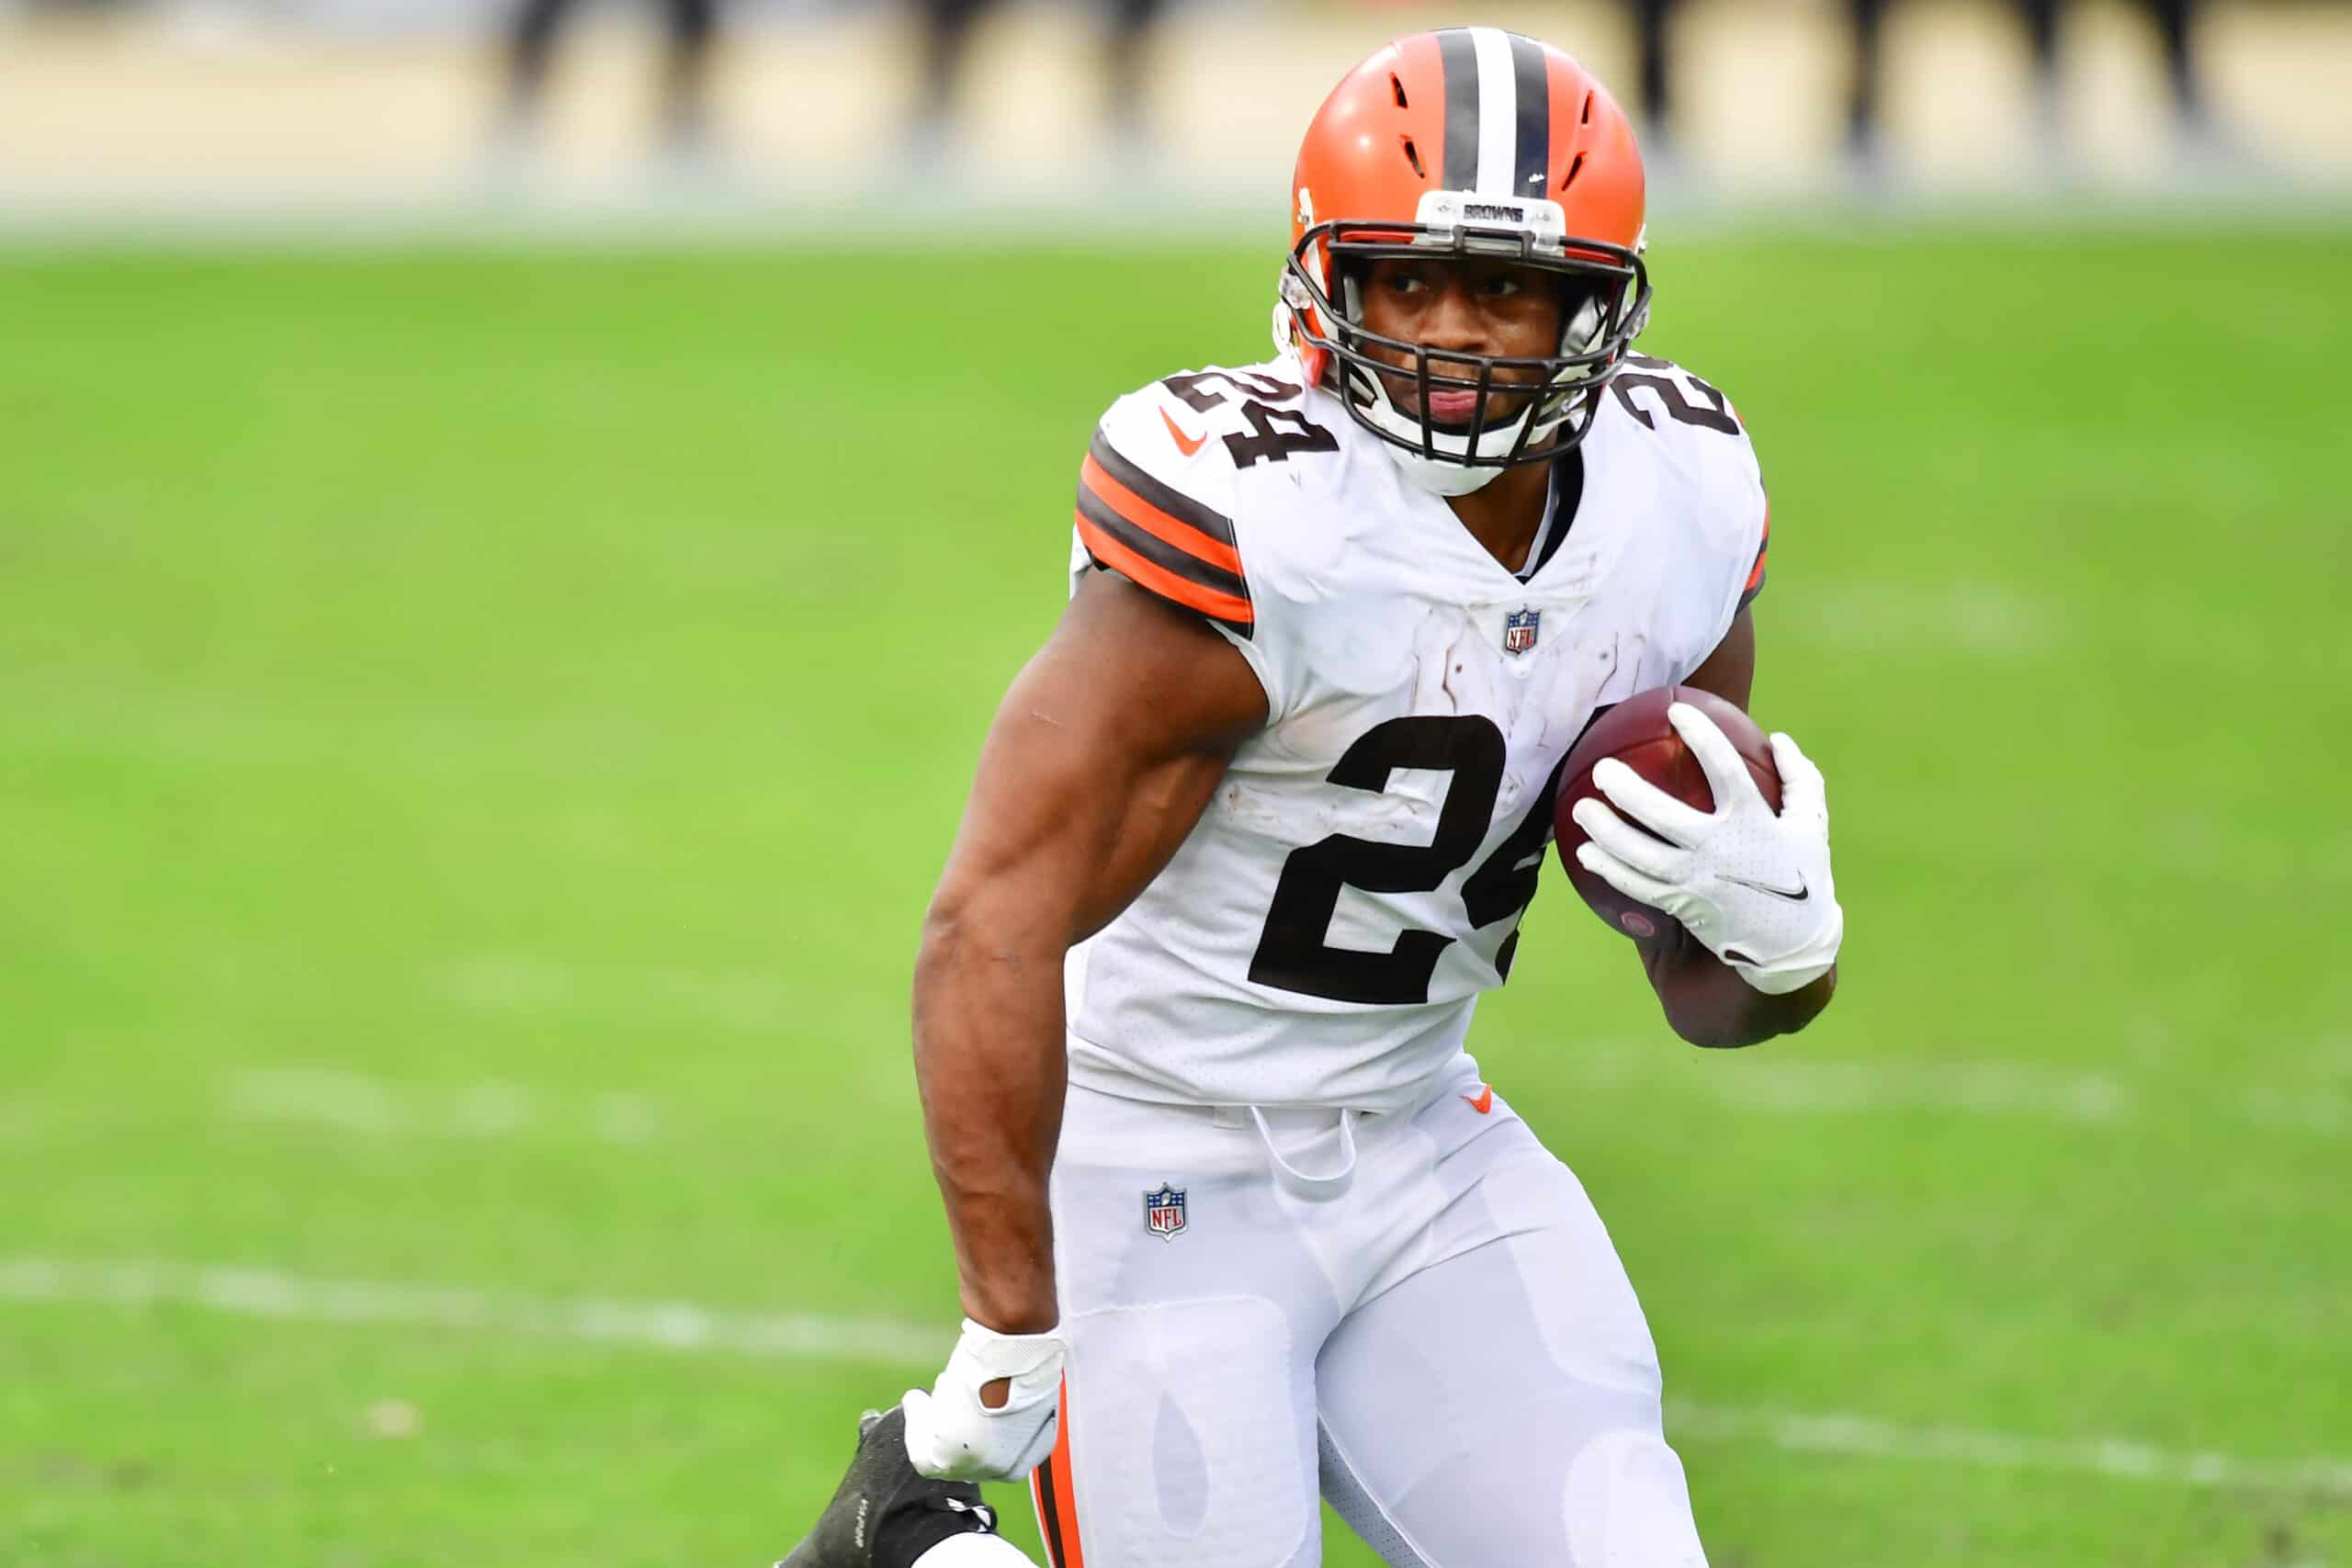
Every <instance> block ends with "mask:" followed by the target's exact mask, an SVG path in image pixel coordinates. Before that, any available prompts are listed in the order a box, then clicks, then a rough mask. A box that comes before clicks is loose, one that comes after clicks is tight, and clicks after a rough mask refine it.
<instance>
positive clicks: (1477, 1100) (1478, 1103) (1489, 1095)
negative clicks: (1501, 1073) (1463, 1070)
mask: <svg viewBox="0 0 2352 1568" xmlns="http://www.w3.org/2000/svg"><path fill="white" fill-rule="evenodd" d="M1462 1103H1463V1104H1464V1105H1466V1106H1468V1107H1469V1108H1470V1109H1471V1110H1473V1111H1476V1112H1477V1113H1478V1114H1479V1115H1481V1116H1484V1115H1486V1114H1487V1113H1488V1112H1489V1111H1493V1110H1494V1108H1495V1086H1494V1085H1492V1084H1490V1083H1482V1084H1480V1085H1479V1086H1478V1092H1477V1093H1476V1094H1475V1095H1471V1094H1465V1095H1464V1096H1463V1097H1462Z"/></svg>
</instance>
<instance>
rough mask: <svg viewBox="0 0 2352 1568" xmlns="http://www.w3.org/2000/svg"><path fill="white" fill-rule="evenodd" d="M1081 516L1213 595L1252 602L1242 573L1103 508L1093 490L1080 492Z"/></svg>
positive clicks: (1248, 586) (1131, 519)
mask: <svg viewBox="0 0 2352 1568" xmlns="http://www.w3.org/2000/svg"><path fill="white" fill-rule="evenodd" d="M1078 514H1079V515H1080V517H1083V518H1085V519H1086V520H1087V521H1088V522H1090V523H1091V524H1093V525H1095V526H1096V527H1097V528H1100V529H1102V530H1103V532H1104V533H1106V534H1108V535H1110V536H1111V537H1113V538H1114V539H1116V540H1118V541H1119V542H1120V543H1121V544H1123V545H1125V546H1126V547H1127V548H1129V549H1131V550H1133V551H1135V553H1136V554H1137V555H1139V556H1141V557H1143V558H1144V559H1146V560H1148V561H1149V562H1151V563H1152V564H1153V565H1154V566H1157V567H1160V568H1162V569H1164V570H1168V571H1170V572H1173V573H1174V574H1175V575H1177V576H1178V577H1181V578H1182V579H1184V580H1185V581H1188V582H1194V583H1198V584H1199V585H1200V586H1201V587H1203V588H1205V589H1207V590H1209V591H1210V592H1213V593H1221V594H1224V595H1225V596H1226V597H1227V598H1231V599H1239V600H1241V601H1243V602H1244V603H1245V604H1246V603H1247V602H1248V601H1249V598H1250V584H1249V582H1248V581H1247V580H1245V579H1244V578H1243V577H1242V576H1241V574H1240V573H1238V572H1235V571H1227V570H1226V569H1225V568H1223V567H1221V566H1216V565H1213V564H1211V563H1210V562H1208V561H1205V560H1203V559H1202V558H1200V557H1198V556H1196V555H1193V554H1192V553H1191V552H1189V551H1187V550H1186V549H1185V548H1184V547H1183V546H1182V545H1181V544H1177V543H1174V542H1171V541H1170V540H1169V539H1168V538H1166V537H1165V536H1162V535H1160V534H1158V533H1156V532H1154V531H1152V530H1151V529H1148V528H1144V527H1140V526H1138V525H1136V522H1135V520H1134V519H1133V518H1131V517H1129V516H1127V515H1126V514H1125V513H1121V512H1116V511H1114V510H1113V509H1112V508H1110V507H1109V506H1106V505H1104V504H1103V499H1102V497H1100V496H1098V495H1096V494H1095V493H1094V492H1093V491H1090V490H1080V491H1079V492H1078Z"/></svg>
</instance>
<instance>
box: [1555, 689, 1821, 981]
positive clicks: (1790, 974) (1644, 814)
mask: <svg viewBox="0 0 2352 1568" xmlns="http://www.w3.org/2000/svg"><path fill="white" fill-rule="evenodd" d="M1667 719H1668V722H1669V723H1671V724H1672V725H1673V726H1674V728H1675V731H1676V733H1678V734H1679V735H1680V736H1681V737H1682V743H1683V744H1684V745H1686V746H1688V747H1690V748H1691V754H1692V755H1693V756H1695V757H1697V758H1698V759H1699V765H1700V766H1701V767H1702V768H1703V769H1705V770H1706V774H1707V787H1708V789H1709V790H1710V791H1712V792H1713V795H1714V797H1715V809H1714V810H1713V812H1712V813H1710V812H1705V811H1699V810H1696V809H1694V808H1692V807H1688V806H1685V805H1684V804H1683V803H1682V802H1681V801H1679V800H1678V799H1676V798H1675V797H1674V796H1673V795H1668V794H1667V792H1666V791H1664V790H1662V789H1660V788H1658V787H1657V785H1656V784H1651V783H1650V782H1649V781H1648V780H1647V779H1645V778H1643V777H1642V776H1641V775H1640V774H1639V773H1635V772H1634V770H1633V769H1631V768H1629V767H1627V766H1626V765H1625V764H1624V763H1623V762H1621V761H1617V759H1615V758H1614V757H1611V758H1610V759H1608V760H1607V761H1603V762H1602V763H1601V764H1600V766H1599V767H1597V768H1595V769H1593V770H1592V782H1593V784H1594V785H1595V786H1597V787H1598V788H1599V789H1600V793H1601V794H1602V795H1607V796H1608V797H1609V805H1608V806H1604V805H1602V804H1601V803H1600V801H1598V800H1593V799H1585V800H1580V801H1578V802H1577V804H1576V807H1575V809H1574V810H1572V811H1571V812H1570V813H1569V816H1570V817H1572V818H1574V819H1575V821H1576V824H1577V827H1579V828H1582V829H1584V830H1585V831H1586V832H1587V833H1589V834H1590V835H1591V841H1590V842H1589V843H1584V844H1580V845H1578V846H1577V863H1579V864H1581V865H1582V866H1583V867H1584V868H1585V869H1586V870H1587V871H1589V872H1591V873H1592V874H1594V875H1595V876H1598V877H1600V879H1601V880H1602V881H1604V882H1606V883H1608V884H1609V885H1610V886H1611V887H1614V888H1616V889H1617V891H1618V892H1620V893H1623V894H1624V895H1625V897H1628V898H1638V899H1640V900H1641V901H1642V902H1643V903H1645V904H1647V905H1650V906H1651V907H1653V908H1658V909H1663V910H1665V911H1666V912H1667V913H1668V914H1669V915H1672V916H1673V917H1674V918H1675V919H1678V920H1680V921H1681V922H1682V925H1683V928H1684V929H1685V930H1687V931H1690V933H1691V935H1692V936H1693V937H1695V938H1697V939H1698V941H1699V942H1700V943H1701V944H1702V945H1703V946H1704V947H1705V948H1706V949H1707V951H1708V952H1710V953H1713V954H1714V955H1715V956H1716V957H1718V958H1720V959H1722V960H1723V961H1724V963H1725V964H1730V965H1731V966H1732V968H1733V969H1735V970H1736V971H1737V972H1738V974H1739V977H1740V978H1741V979H1743V980H1745V981H1747V984H1748V985H1749V986H1751V987H1754V988H1755V989H1757V990H1758V991H1761V992H1763V993H1765V994H1766V995H1767V996H1775V997H1777V996H1783V995H1786V994H1787V993H1788V992H1790V991H1793V990H1797V989H1799V988H1800V987H1804V986H1808V985H1810V984H1812V983H1813V982H1814V981H1815V980H1817V979H1819V978H1820V977H1821V976H1823V975H1826V974H1827V973H1828V972H1829V967H1830V965H1831V964H1835V963H1836V962H1837V961H1838V942H1840V941H1842V940H1843V939H1844V937H1845V934H1846V912H1845V911H1844V910H1843V909H1841V908H1838V888H1837V885H1836V884H1835V883H1834V882H1832V881H1831V880H1830V876H1829V801H1828V796H1827V795H1826V792H1825V790H1824V788H1823V785H1822V782H1821V770H1820V769H1819V768H1816V767H1815V766H1814V765H1813V763H1812V762H1811V761H1809V760H1807V758H1806V757H1805V754H1804V752H1803V751H1800V750H1797V743H1796V742H1795V741H1793V740H1792V739H1789V738H1788V737H1787V736H1785V735H1775V736H1773V737H1772V759H1773V761H1775V762H1776V763H1778V764H1779V766H1780V771H1781V809H1780V812H1779V814H1778V815H1775V814H1774V813H1773V810H1772V808H1771V807H1770V806H1768V805H1766V804H1765V802H1764V795H1763V792H1762V791H1760V790H1758V788H1757V787H1756V781H1755V779H1754V778H1752V777H1750V776H1749V774H1748V772H1747V763H1746V762H1745V761H1742V760H1741V758H1740V755H1739V752H1738V750H1736V748H1735V747H1734V746H1733V745H1732V743H1731V741H1730V740H1729V739H1727V738H1726V737H1725V736H1724V732H1723V731H1722V730H1720V729H1718V728H1715V724H1714V721H1713V719H1710V718H1709V717H1708V716H1706V715H1705V714H1703V713H1701V712H1700V711H1699V710H1698V709H1697V708H1695V707H1693V706H1691V705H1690V704H1688V703H1677V704H1675V705H1673V706H1672V707H1670V708H1668V709H1667ZM1610 806H1614V807H1616V808H1617V811H1611V809H1609V807H1610ZM1618 811H1622V812H1623V813H1624V814H1625V817H1623V818H1621V817H1620V816H1618V815H1617V812H1618ZM1625 818H1632V819H1633V820H1634V822H1638V823H1640V824H1641V827H1642V828H1646V829H1649V833H1655V834H1657V838H1652V837H1650V836H1649V833H1644V832H1643V831H1641V829H1638V828H1635V827H1633V826H1631V825H1630V824H1629V823H1628V822H1627V821H1626V820H1625ZM1660 839H1663V840H1667V841H1666V842H1664V843H1660V842H1659V841H1658V840H1660Z"/></svg>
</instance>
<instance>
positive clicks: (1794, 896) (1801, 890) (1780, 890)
mask: <svg viewBox="0 0 2352 1568" xmlns="http://www.w3.org/2000/svg"><path fill="white" fill-rule="evenodd" d="M1724 881H1725V882H1728V883H1730V884H1731V885H1732V886H1734V887H1753V888H1754V889H1756V891H1757V892H1758V893H1769V894H1770V895H1771V896H1772V897H1775V898H1786V899H1787V900H1788V901H1789V902H1790V903H1792V904H1802V903H1804V901H1805V900H1806V899H1808V898H1810V897H1813V889H1812V888H1810V887H1807V886H1805V885H1804V883H1802V882H1800V883H1798V884H1797V886H1796V891H1795V892H1793V893H1792V892H1790V891H1789V890H1788V889H1787V888H1785V887H1775V886H1772V885H1771V884H1770V883H1769V882H1750V881H1748V880H1747V878H1746V877H1744V876H1726V877H1724Z"/></svg>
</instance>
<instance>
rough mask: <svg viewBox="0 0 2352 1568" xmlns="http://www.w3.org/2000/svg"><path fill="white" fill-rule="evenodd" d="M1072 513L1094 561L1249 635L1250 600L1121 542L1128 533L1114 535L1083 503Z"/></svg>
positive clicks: (1253, 622)
mask: <svg viewBox="0 0 2352 1568" xmlns="http://www.w3.org/2000/svg"><path fill="white" fill-rule="evenodd" d="M1076 516H1077V519H1078V536H1079V538H1080V540H1081V541H1082V542H1083V543H1084V544H1085V546H1086V553H1087V554H1088V555H1089V556H1091V557H1092V558H1093V559H1094V564H1095V565H1097V566H1101V567H1107V568H1109V569H1110V570H1113V571H1115V572H1117V573H1118V574H1119V575H1120V576H1122V577H1124V578H1125V579H1127V580H1128V581H1130V582H1133V583H1134V584H1135V585H1136V587H1138V588H1141V589H1145V590H1147V591H1148V592H1152V593H1156V594H1158V595H1159V597H1161V598H1162V599H1165V600H1167V601H1168V602H1169V603H1170V604H1181V605H1182V606H1183V607H1184V608H1185V609H1188V610H1193V611H1196V612H1198V613H1199V614H1201V615H1206V616H1207V617H1208V618H1209V619H1211V620H1213V621H1216V622H1218V623H1220V624H1222V625H1224V626H1230V627H1232V628H1233V629H1234V630H1235V631H1237V632H1238V633H1240V634H1241V635H1242V636H1243V637H1248V636H1249V635H1250V630H1251V628H1252V627H1253V626H1255V625H1256V622H1257V614H1256V612H1255V611H1253V610H1252V609H1251V608H1250V601H1249V600H1248V599H1247V598H1246V597H1241V596H1238V595H1236V594H1232V593H1227V592H1220V591H1218V590H1217V589H1215V588H1211V587H1207V586H1205V585H1204V584H1202V583H1200V582H1196V581H1193V580H1192V579H1191V578H1189V577H1182V576H1179V575H1178V574H1177V573H1175V572H1174V571H1171V570H1169V569H1168V568H1167V567H1164V566H1162V565H1160V564H1159V562H1157V561H1155V560H1153V559H1151V558H1149V557H1148V556H1145V555H1143V554H1141V553H1140V552H1139V551H1138V550H1136V548H1134V547H1132V546H1131V545H1129V544H1128V543H1125V537H1131V536H1119V535H1114V534H1113V533H1112V532H1111V531H1110V530H1109V529H1107V528H1105V527H1104V526H1103V525H1102V524H1100V523H1097V522H1096V521H1095V520H1094V519H1093V518H1091V517H1089V516H1088V515H1087V514H1086V509H1085V508H1084V507H1083V506H1081V507H1080V508H1079V509H1078V510H1077V512H1076ZM1143 537H1144V538H1146V539H1148V538H1150V536H1149V535H1145V536H1143ZM1163 548H1165V547H1163ZM1171 553H1176V552H1171ZM1178 558H1179V559H1183V560H1190V559H1191V558H1190V557H1186V556H1182V555H1181V554H1179V555H1178ZM1195 564H1196V565H1197V563H1195ZM1200 570H1204V571H1205V570H1209V569H1207V568H1205V567H1203V568H1200Z"/></svg>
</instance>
